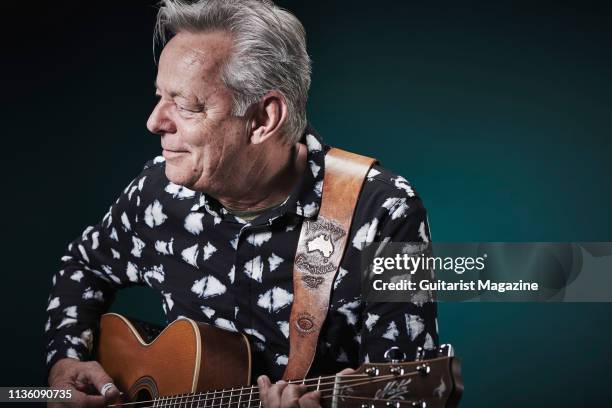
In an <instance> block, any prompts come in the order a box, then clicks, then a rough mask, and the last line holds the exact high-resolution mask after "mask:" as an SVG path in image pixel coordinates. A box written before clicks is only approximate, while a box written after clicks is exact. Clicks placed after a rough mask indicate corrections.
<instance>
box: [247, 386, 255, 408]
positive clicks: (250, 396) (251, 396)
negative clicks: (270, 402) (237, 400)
mask: <svg viewBox="0 0 612 408" xmlns="http://www.w3.org/2000/svg"><path fill="white" fill-rule="evenodd" d="M254 389H255V387H251V392H249V405H248V407H249V408H251V400H252V399H253V390H254Z"/></svg>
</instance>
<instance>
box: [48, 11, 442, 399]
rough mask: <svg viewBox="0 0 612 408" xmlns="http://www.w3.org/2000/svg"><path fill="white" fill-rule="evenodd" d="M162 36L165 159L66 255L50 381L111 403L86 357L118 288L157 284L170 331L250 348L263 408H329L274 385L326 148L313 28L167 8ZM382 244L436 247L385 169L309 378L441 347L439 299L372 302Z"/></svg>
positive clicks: (364, 213)
mask: <svg viewBox="0 0 612 408" xmlns="http://www.w3.org/2000/svg"><path fill="white" fill-rule="evenodd" d="M166 33H170V34H171V35H172V37H171V38H170V40H169V41H167V43H166V38H165V34H166ZM156 34H157V35H159V37H160V38H161V41H162V43H165V46H164V48H163V50H162V53H161V56H160V59H159V66H158V74H157V80H156V94H157V95H158V97H159V101H158V103H157V105H156V106H155V108H154V110H153V112H152V113H151V116H150V118H149V120H148V122H147V127H148V129H149V130H150V131H151V132H152V133H154V134H157V135H159V136H161V147H162V149H163V157H158V158H156V159H154V160H152V161H150V162H149V163H147V164H146V165H145V168H144V170H143V171H142V173H141V174H139V175H138V176H137V177H136V178H135V179H134V180H133V181H132V182H131V183H130V184H129V185H128V186H127V187H126V188H125V190H124V191H123V193H122V194H121V195H120V196H119V198H118V199H117V201H116V202H115V203H114V204H113V205H112V206H111V208H110V210H109V212H108V213H107V214H106V215H105V216H104V218H103V219H102V221H101V222H100V223H99V224H97V225H96V226H93V227H88V228H87V229H86V230H85V231H84V232H83V234H82V236H81V237H80V238H78V239H77V240H75V241H74V242H72V243H71V244H70V245H69V247H68V252H67V254H66V255H65V256H64V257H63V258H62V261H63V266H62V269H61V270H60V271H59V272H58V273H57V274H55V276H54V277H53V288H52V291H51V294H50V297H49V304H48V308H47V310H48V313H49V319H48V321H47V325H46V333H47V338H48V350H47V351H48V354H47V364H48V368H49V370H50V373H49V383H50V384H51V385H52V386H55V387H62V388H66V387H70V388H73V389H75V390H76V391H75V394H76V395H77V400H78V401H79V402H80V403H81V404H82V405H83V406H89V405H91V406H96V405H99V406H102V405H103V404H104V403H105V402H108V401H111V400H113V399H114V398H116V396H117V394H118V390H117V389H116V388H115V387H110V388H109V387H108V386H106V387H104V385H105V384H108V383H111V382H112V380H111V379H110V377H109V376H108V375H107V374H106V373H105V372H104V371H103V369H102V368H101V367H100V366H99V364H97V363H95V362H88V361H86V360H88V359H89V357H90V355H91V348H92V340H93V339H94V338H95V336H96V335H97V322H98V320H99V317H100V314H102V313H104V312H105V311H106V310H107V308H108V307H109V304H110V302H111V301H112V298H113V294H114V292H115V291H116V290H117V289H119V288H122V287H127V286H131V285H148V286H150V287H151V288H153V289H155V290H156V291H158V292H159V293H160V294H161V295H162V299H163V307H164V311H165V313H166V315H167V320H168V321H169V322H170V321H173V320H174V319H176V318H178V317H180V316H186V317H189V318H192V319H194V320H198V321H204V322H208V323H211V324H214V325H216V326H219V327H222V328H225V329H229V330H237V331H241V332H244V333H246V334H247V335H248V336H249V338H250V340H251V341H252V344H253V360H254V361H253V374H254V376H255V377H253V378H258V377H259V379H258V385H259V387H260V390H261V392H262V395H263V398H262V399H263V405H264V406H265V407H279V406H282V407H290V406H291V407H294V406H302V407H314V406H319V394H318V393H316V392H310V393H305V390H304V389H303V388H301V387H298V386H295V385H287V384H286V383H283V382H280V383H276V384H274V385H273V384H272V382H271V380H270V378H271V379H272V380H273V381H276V380H278V379H279V378H281V376H282V374H283V371H284V369H285V367H286V365H287V360H288V355H289V341H288V335H289V314H290V310H291V306H292V301H293V285H292V273H293V259H294V257H295V252H296V245H297V242H298V238H299V234H300V229H301V227H302V224H303V223H304V221H305V220H313V219H316V217H317V214H318V211H319V208H320V204H321V190H322V181H323V176H324V174H325V162H324V158H325V153H326V151H327V150H328V146H326V145H325V144H324V143H323V142H322V139H321V138H320V137H319V136H318V135H317V134H316V132H315V131H314V130H313V129H311V128H310V127H308V126H307V124H306V114H305V112H306V110H305V109H306V100H307V94H308V89H309V86H310V60H309V57H308V54H307V53H306V44H305V34H304V29H303V27H302V25H301V24H300V23H299V21H298V20H297V19H296V18H295V17H294V16H293V15H291V14H290V13H289V12H287V11H285V10H282V9H280V8H278V7H276V6H274V5H273V4H271V3H269V2H267V1H258V0H227V1H222V0H209V1H199V2H197V3H192V4H185V3H182V2H179V1H172V0H166V1H163V4H162V7H161V8H160V11H159V14H158V23H157V26H156ZM383 240H391V241H400V242H402V241H428V240H429V230H428V225H427V219H426V212H425V209H424V207H423V205H422V203H421V200H420V199H419V198H418V196H417V195H416V193H415V192H414V190H413V189H412V188H411V186H410V185H409V184H408V182H407V181H406V180H405V179H404V178H402V177H401V176H397V175H394V174H391V173H390V172H388V171H387V170H385V169H384V168H382V167H380V166H375V167H373V168H372V169H371V170H370V172H369V173H368V177H367V179H366V181H365V184H364V187H363V190H362V192H361V194H360V197H359V200H358V203H357V206H356V209H355V215H354V219H353V225H352V228H351V231H350V233H349V238H348V245H347V249H346V253H345V256H344V258H343V260H342V262H341V264H340V269H339V271H338V273H337V275H336V277H335V281H334V284H333V291H332V294H331V298H330V307H329V311H328V314H327V318H326V321H325V325H324V327H323V329H322V330H321V333H320V337H319V342H318V347H317V355H316V358H315V361H314V363H313V366H312V369H311V371H310V372H311V374H313V375H314V374H316V375H319V374H324V373H326V374H330V373H335V372H338V371H340V370H341V369H344V368H346V367H356V366H358V365H359V364H361V363H363V362H367V361H380V360H383V355H384V353H385V351H387V350H388V349H390V348H391V347H393V346H398V347H400V349H401V350H402V351H403V352H404V353H405V354H406V355H407V357H408V358H414V356H415V352H416V348H417V347H419V346H423V347H425V348H429V349H432V348H434V347H435V345H436V344H437V342H438V336H437V327H436V305H435V304H434V303H425V304H412V303H367V302H365V300H363V299H362V297H361V288H360V284H361V281H360V269H359V268H360V256H361V252H362V250H363V249H364V248H366V247H367V246H368V245H370V244H372V243H373V242H376V241H383ZM102 388H104V389H102ZM101 391H104V392H101ZM101 394H103V395H101ZM71 406H74V405H71Z"/></svg>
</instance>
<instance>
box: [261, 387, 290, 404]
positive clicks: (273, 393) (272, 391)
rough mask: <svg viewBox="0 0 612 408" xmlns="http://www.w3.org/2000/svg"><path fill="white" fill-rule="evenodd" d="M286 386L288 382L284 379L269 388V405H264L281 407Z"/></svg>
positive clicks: (267, 400)
mask: <svg viewBox="0 0 612 408" xmlns="http://www.w3.org/2000/svg"><path fill="white" fill-rule="evenodd" d="M286 387H287V383H286V382H285V381H282V380H281V381H278V382H277V383H276V384H273V385H272V386H271V387H270V388H269V389H268V395H267V398H266V400H265V402H266V403H267V405H264V406H265V408H279V407H280V406H281V395H282V394H283V390H284V389H285V388H286Z"/></svg>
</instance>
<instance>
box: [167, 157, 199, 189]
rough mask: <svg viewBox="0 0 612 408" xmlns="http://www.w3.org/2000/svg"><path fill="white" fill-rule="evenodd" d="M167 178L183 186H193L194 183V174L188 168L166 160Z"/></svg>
mask: <svg viewBox="0 0 612 408" xmlns="http://www.w3.org/2000/svg"><path fill="white" fill-rule="evenodd" d="M166 178H167V179H168V180H170V181H171V182H172V183H174V184H178V185H180V186H183V187H187V188H191V186H192V185H193V184H194V180H193V174H192V173H191V172H189V171H188V170H186V169H184V168H182V167H180V166H175V165H173V164H169V163H168V162H167V161H166Z"/></svg>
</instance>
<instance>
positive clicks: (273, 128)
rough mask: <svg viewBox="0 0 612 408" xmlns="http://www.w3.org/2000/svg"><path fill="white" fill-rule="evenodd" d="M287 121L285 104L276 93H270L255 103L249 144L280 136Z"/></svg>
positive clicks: (278, 93)
mask: <svg viewBox="0 0 612 408" xmlns="http://www.w3.org/2000/svg"><path fill="white" fill-rule="evenodd" d="M286 120H287V103H286V102H285V98H284V97H283V95H282V94H281V93H280V92H278V91H270V92H268V93H267V94H265V95H264V96H263V97H262V98H261V100H260V101H259V102H258V103H257V107H256V109H255V113H254V115H253V117H252V118H251V121H252V123H251V132H250V135H249V138H250V140H251V143H253V144H258V143H263V142H265V141H266V140H268V139H270V138H274V137H277V136H279V135H280V133H281V132H282V131H283V125H284V124H285V121H286Z"/></svg>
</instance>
